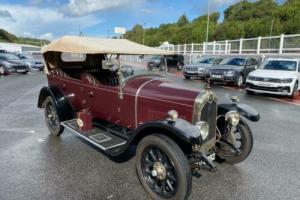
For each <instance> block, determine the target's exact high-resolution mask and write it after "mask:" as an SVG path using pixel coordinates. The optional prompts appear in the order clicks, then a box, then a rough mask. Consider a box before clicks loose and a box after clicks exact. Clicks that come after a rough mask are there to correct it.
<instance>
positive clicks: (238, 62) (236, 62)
mask: <svg viewBox="0 0 300 200" xmlns="http://www.w3.org/2000/svg"><path fill="white" fill-rule="evenodd" d="M245 61H246V59H245V58H225V59H224V60H223V61H222V62H220V65H233V66H243V65H244V64H245Z"/></svg>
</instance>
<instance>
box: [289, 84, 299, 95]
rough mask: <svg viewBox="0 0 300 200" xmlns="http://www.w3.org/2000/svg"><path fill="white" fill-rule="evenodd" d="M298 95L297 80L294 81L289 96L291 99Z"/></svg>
mask: <svg viewBox="0 0 300 200" xmlns="http://www.w3.org/2000/svg"><path fill="white" fill-rule="evenodd" d="M298 95H299V90H298V82H296V83H295V85H294V89H293V92H292V94H291V95H290V96H289V97H290V98H291V99H294V98H296V97H297V96H298Z"/></svg>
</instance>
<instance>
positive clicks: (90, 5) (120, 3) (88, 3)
mask: <svg viewBox="0 0 300 200" xmlns="http://www.w3.org/2000/svg"><path fill="white" fill-rule="evenodd" d="M145 1H146V0H69V3H68V4H66V5H64V6H63V7H62V8H61V9H60V11H61V13H63V14H64V15H65V16H83V15H86V14H90V13H94V12H98V11H106V10H111V9H118V8H124V7H125V8H128V7H132V6H136V5H138V4H140V3H143V2H145Z"/></svg>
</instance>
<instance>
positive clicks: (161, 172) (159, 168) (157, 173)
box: [151, 162, 167, 180]
mask: <svg viewBox="0 0 300 200" xmlns="http://www.w3.org/2000/svg"><path fill="white" fill-rule="evenodd" d="M151 174H152V176H153V177H157V178H158V179H159V180H164V179H165V178H166V176H167V171H166V168H165V167H164V165H163V164H161V163H160V162H155V163H154V165H153V170H152V172H151Z"/></svg>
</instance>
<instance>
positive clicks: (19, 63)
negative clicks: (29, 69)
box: [5, 60, 25, 66]
mask: <svg viewBox="0 0 300 200" xmlns="http://www.w3.org/2000/svg"><path fill="white" fill-rule="evenodd" d="M5 62H7V63H9V64H10V65H14V66H15V65H17V66H18V65H25V63H24V61H22V60H5Z"/></svg>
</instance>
